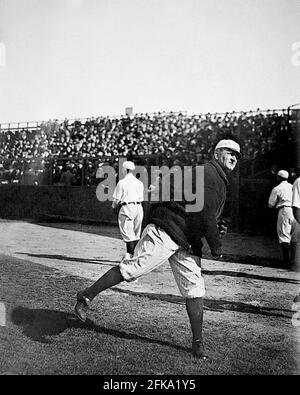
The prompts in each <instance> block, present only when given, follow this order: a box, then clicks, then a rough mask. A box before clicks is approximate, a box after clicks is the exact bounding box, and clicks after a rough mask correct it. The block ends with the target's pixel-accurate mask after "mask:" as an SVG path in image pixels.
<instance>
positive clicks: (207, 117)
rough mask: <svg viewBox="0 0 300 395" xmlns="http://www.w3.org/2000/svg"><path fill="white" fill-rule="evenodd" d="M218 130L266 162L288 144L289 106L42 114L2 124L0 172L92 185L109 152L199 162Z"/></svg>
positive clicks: (7, 177) (22, 179) (32, 180)
mask: <svg viewBox="0 0 300 395" xmlns="http://www.w3.org/2000/svg"><path fill="white" fill-rule="evenodd" d="M221 133H222V134H223V133H231V134H234V135H236V136H237V137H239V138H240V140H241V145H242V151H243V160H245V161H246V160H251V159H255V158H262V159H264V160H267V161H268V163H270V165H272V164H274V163H276V159H275V158H276V155H277V154H278V152H277V151H278V149H279V148H280V149H282V147H285V146H287V143H288V142H289V140H290V138H291V133H290V127H289V117H288V111H287V110H282V111H271V110H268V111H264V112H262V111H260V110H259V109H258V110H257V111H254V112H252V111H250V112H247V113H246V112H243V113H236V112H234V111H233V112H231V113H225V114H218V113H216V114H210V113H208V114H200V115H187V114H184V113H172V112H171V113H154V114H136V115H133V116H121V117H99V118H90V119H86V120H84V121H82V120H75V121H72V122H71V121H69V120H67V119H65V120H64V121H63V122H59V121H57V120H55V121H48V122H42V123H41V124H40V125H39V126H38V127H36V128H32V129H30V128H29V129H17V128H11V129H8V130H4V129H2V130H1V131H0V180H1V182H2V183H9V182H16V183H23V184H49V183H52V184H56V185H60V184H63V185H66V184H67V185H82V183H84V184H87V185H91V184H95V183H96V178H95V175H96V170H97V167H98V165H99V163H101V162H103V161H104V160H109V159H107V158H106V157H111V158H112V157H115V156H116V157H118V156H122V157H128V156H145V155H146V156H149V158H158V157H159V158H161V159H162V161H163V162H160V164H161V163H164V164H168V165H172V163H174V160H176V161H177V162H176V163H181V164H193V163H205V162H206V161H207V160H209V158H210V149H211V147H212V145H213V142H214V141H215V139H216V137H217V136H218V135H219V134H221ZM67 158H69V159H70V160H66V159H67ZM92 158H97V159H96V160H95V159H92ZM151 160H153V159H148V161H151ZM112 162H113V163H115V162H114V161H112ZM156 163H157V162H156ZM51 169H52V170H51ZM65 173H66V174H67V175H66V174H65ZM63 174H64V176H63Z"/></svg>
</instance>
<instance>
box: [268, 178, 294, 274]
mask: <svg viewBox="0 0 300 395" xmlns="http://www.w3.org/2000/svg"><path fill="white" fill-rule="evenodd" d="M288 178H289V173H288V172H287V171H286V170H280V171H279V172H278V173H277V179H278V181H279V185H277V186H276V187H275V188H273V190H272V192H271V194H270V197H269V207H270V208H276V209H278V217H277V235H278V239H279V244H280V246H281V251H282V256H283V260H284V263H285V265H287V266H289V265H290V261H291V255H290V243H291V232H292V224H293V221H294V216H293V210H292V194H293V192H292V189H293V186H292V184H290V183H289V182H288V181H287V180H288Z"/></svg>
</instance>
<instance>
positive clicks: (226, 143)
mask: <svg viewBox="0 0 300 395" xmlns="http://www.w3.org/2000/svg"><path fill="white" fill-rule="evenodd" d="M219 148H227V149H231V150H232V151H234V152H236V153H237V154H238V157H239V158H240V157H241V149H240V145H239V144H238V143H237V142H236V141H233V140H229V139H228V140H227V139H226V140H225V139H224V140H220V141H219V142H218V144H217V145H216V147H215V151H216V150H217V149H219Z"/></svg>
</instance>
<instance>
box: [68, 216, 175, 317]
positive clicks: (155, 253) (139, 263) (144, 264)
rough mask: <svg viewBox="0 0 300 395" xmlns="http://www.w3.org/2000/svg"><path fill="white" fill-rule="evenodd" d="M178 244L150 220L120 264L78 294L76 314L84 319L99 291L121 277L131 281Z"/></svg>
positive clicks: (173, 251) (161, 260)
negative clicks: (134, 246) (131, 254)
mask: <svg viewBox="0 0 300 395" xmlns="http://www.w3.org/2000/svg"><path fill="white" fill-rule="evenodd" d="M178 249H179V246H178V245H177V244H176V243H175V242H174V241H173V240H172V239H171V238H170V236H168V235H167V233H166V232H164V231H163V230H162V229H160V228H157V227H156V226H155V225H153V224H149V225H148V226H147V227H146V228H145V229H144V232H143V234H142V237H141V239H140V240H139V242H138V244H137V246H136V248H135V250H134V255H133V257H132V258H130V259H126V258H125V259H123V260H122V261H121V262H120V265H119V266H115V267H113V268H111V269H110V270H108V272H106V273H105V274H104V275H103V276H101V277H100V278H99V279H98V280H97V281H96V282H95V283H94V284H92V286H91V287H88V288H86V289H85V290H83V291H80V292H78V294H77V303H76V305H75V314H76V315H77V317H78V318H79V319H80V320H81V321H83V322H84V321H85V320H86V312H87V310H88V307H89V305H90V302H91V301H92V300H93V299H94V298H95V297H96V296H97V295H98V294H99V293H100V292H102V291H104V290H106V289H108V288H110V287H112V286H114V285H117V284H119V283H120V282H122V281H124V280H125V281H134V280H135V279H137V278H138V277H141V276H142V275H144V274H146V273H149V272H151V271H152V270H153V269H155V268H157V267H158V266H160V265H161V264H163V262H164V261H166V260H167V259H168V258H169V257H170V256H171V255H173V254H174V253H175V252H176V251H177V250H178Z"/></svg>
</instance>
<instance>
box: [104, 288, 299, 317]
mask: <svg viewBox="0 0 300 395" xmlns="http://www.w3.org/2000/svg"><path fill="white" fill-rule="evenodd" d="M111 291H114V292H119V293H125V294H129V295H132V296H137V297H144V298H148V299H150V300H159V301H164V302H169V303H176V304H185V299H184V298H183V297H182V296H180V295H172V294H161V293H150V292H149V293H148V292H143V293H142V292H138V291H132V290H128V289H122V288H118V287H113V288H111ZM204 308H205V309H207V310H213V311H217V312H220V313H222V312H224V311H236V312H239V313H246V314H258V315H262V316H266V317H280V318H289V319H290V318H291V317H292V314H293V312H292V310H288V309H282V308H276V307H266V306H257V305H252V304H249V303H243V302H234V301H230V300H222V299H220V300H216V299H204Z"/></svg>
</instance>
